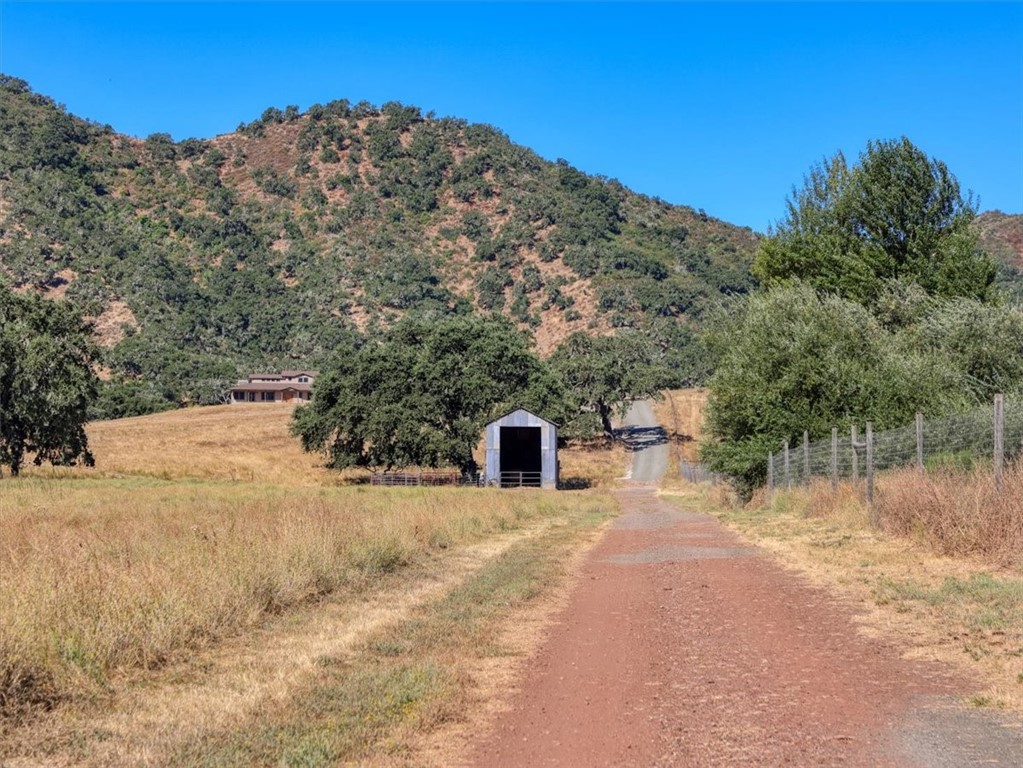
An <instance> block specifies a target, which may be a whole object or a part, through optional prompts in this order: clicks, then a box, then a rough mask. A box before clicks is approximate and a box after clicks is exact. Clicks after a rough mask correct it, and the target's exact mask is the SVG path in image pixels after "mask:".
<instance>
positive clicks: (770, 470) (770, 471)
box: [767, 453, 774, 491]
mask: <svg viewBox="0 0 1023 768" xmlns="http://www.w3.org/2000/svg"><path fill="white" fill-rule="evenodd" d="M767 490H769V491H773V490H774V454H773V453H768V454H767Z"/></svg>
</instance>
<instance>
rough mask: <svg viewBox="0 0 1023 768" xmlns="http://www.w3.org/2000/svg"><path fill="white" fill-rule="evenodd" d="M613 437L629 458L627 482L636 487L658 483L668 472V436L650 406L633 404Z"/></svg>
mask: <svg viewBox="0 0 1023 768" xmlns="http://www.w3.org/2000/svg"><path fill="white" fill-rule="evenodd" d="M615 433H616V434H617V435H618V437H619V439H620V440H621V441H622V442H623V443H625V445H626V447H627V448H628V449H629V451H630V453H631V454H632V456H631V462H630V469H629V475H628V477H629V479H630V480H632V482H635V483H656V482H657V481H658V480H660V479H661V477H662V476H663V475H664V473H665V471H667V469H668V457H669V451H668V433H667V432H666V431H665V430H664V427H662V426H661V425H659V424H658V423H657V419H655V418H654V409H653V407H652V406H651V405H650V403H649V402H648V401H646V400H637V401H636V402H634V403H633V404H632V405H631V406H630V407H629V411H628V413H626V414H625V418H624V419H623V420H622V425H621V426H620V427H619V428H618V429H616V430H615Z"/></svg>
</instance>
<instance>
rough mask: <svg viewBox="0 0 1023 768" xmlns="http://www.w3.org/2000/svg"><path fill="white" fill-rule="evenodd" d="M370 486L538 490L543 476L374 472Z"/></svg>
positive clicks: (538, 474) (533, 473) (535, 474)
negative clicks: (434, 486) (458, 486)
mask: <svg viewBox="0 0 1023 768" xmlns="http://www.w3.org/2000/svg"><path fill="white" fill-rule="evenodd" d="M369 484H370V485H381V486H413V487H414V486H420V485H425V486H431V485H468V486H475V487H479V488H483V487H485V486H486V487H491V488H540V487H542V485H543V475H542V473H540V472H517V471H516V472H502V473H501V474H500V475H498V476H497V477H487V476H486V475H483V474H481V473H479V472H475V473H472V474H459V473H458V472H376V473H374V474H373V475H371V476H370V478H369Z"/></svg>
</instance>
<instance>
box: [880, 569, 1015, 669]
mask: <svg viewBox="0 0 1023 768" xmlns="http://www.w3.org/2000/svg"><path fill="white" fill-rule="evenodd" d="M874 600H875V602H877V604H878V605H893V606H894V607H895V608H896V609H897V610H898V609H899V607H900V605H904V606H905V607H907V608H908V607H909V604H914V603H915V604H917V605H918V606H921V607H926V608H928V609H930V610H931V611H934V612H935V613H937V614H938V615H939V616H940V617H941V618H942V619H943V620H945V623H947V625H948V626H950V627H962V628H965V629H966V630H967V631H968V632H971V633H995V632H997V633H1004V632H1018V630H1019V627H1021V626H1023V580H1021V579H1013V578H998V579H996V578H994V577H993V576H992V575H991V574H989V573H977V574H974V575H972V576H970V577H969V578H966V579H960V578H955V577H948V578H946V579H945V580H944V582H942V584H941V585H940V586H937V587H927V586H923V585H920V584H918V583H916V582H913V581H910V580H896V579H889V578H880V579H878V581H877V583H876V585H875V587H874ZM964 650H966V652H967V653H970V654H971V655H973V654H974V653H975V652H976V649H975V648H974V646H973V645H972V644H970V643H967V647H964ZM1021 650H1023V649H1016V648H1012V649H1007V651H1006V652H1007V653H1019V652H1021Z"/></svg>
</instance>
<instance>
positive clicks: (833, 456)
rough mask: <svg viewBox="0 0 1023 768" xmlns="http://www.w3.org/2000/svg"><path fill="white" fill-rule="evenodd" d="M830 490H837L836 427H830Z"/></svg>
mask: <svg viewBox="0 0 1023 768" xmlns="http://www.w3.org/2000/svg"><path fill="white" fill-rule="evenodd" d="M831 490H832V491H837V490H838V427H832V428H831Z"/></svg>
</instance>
